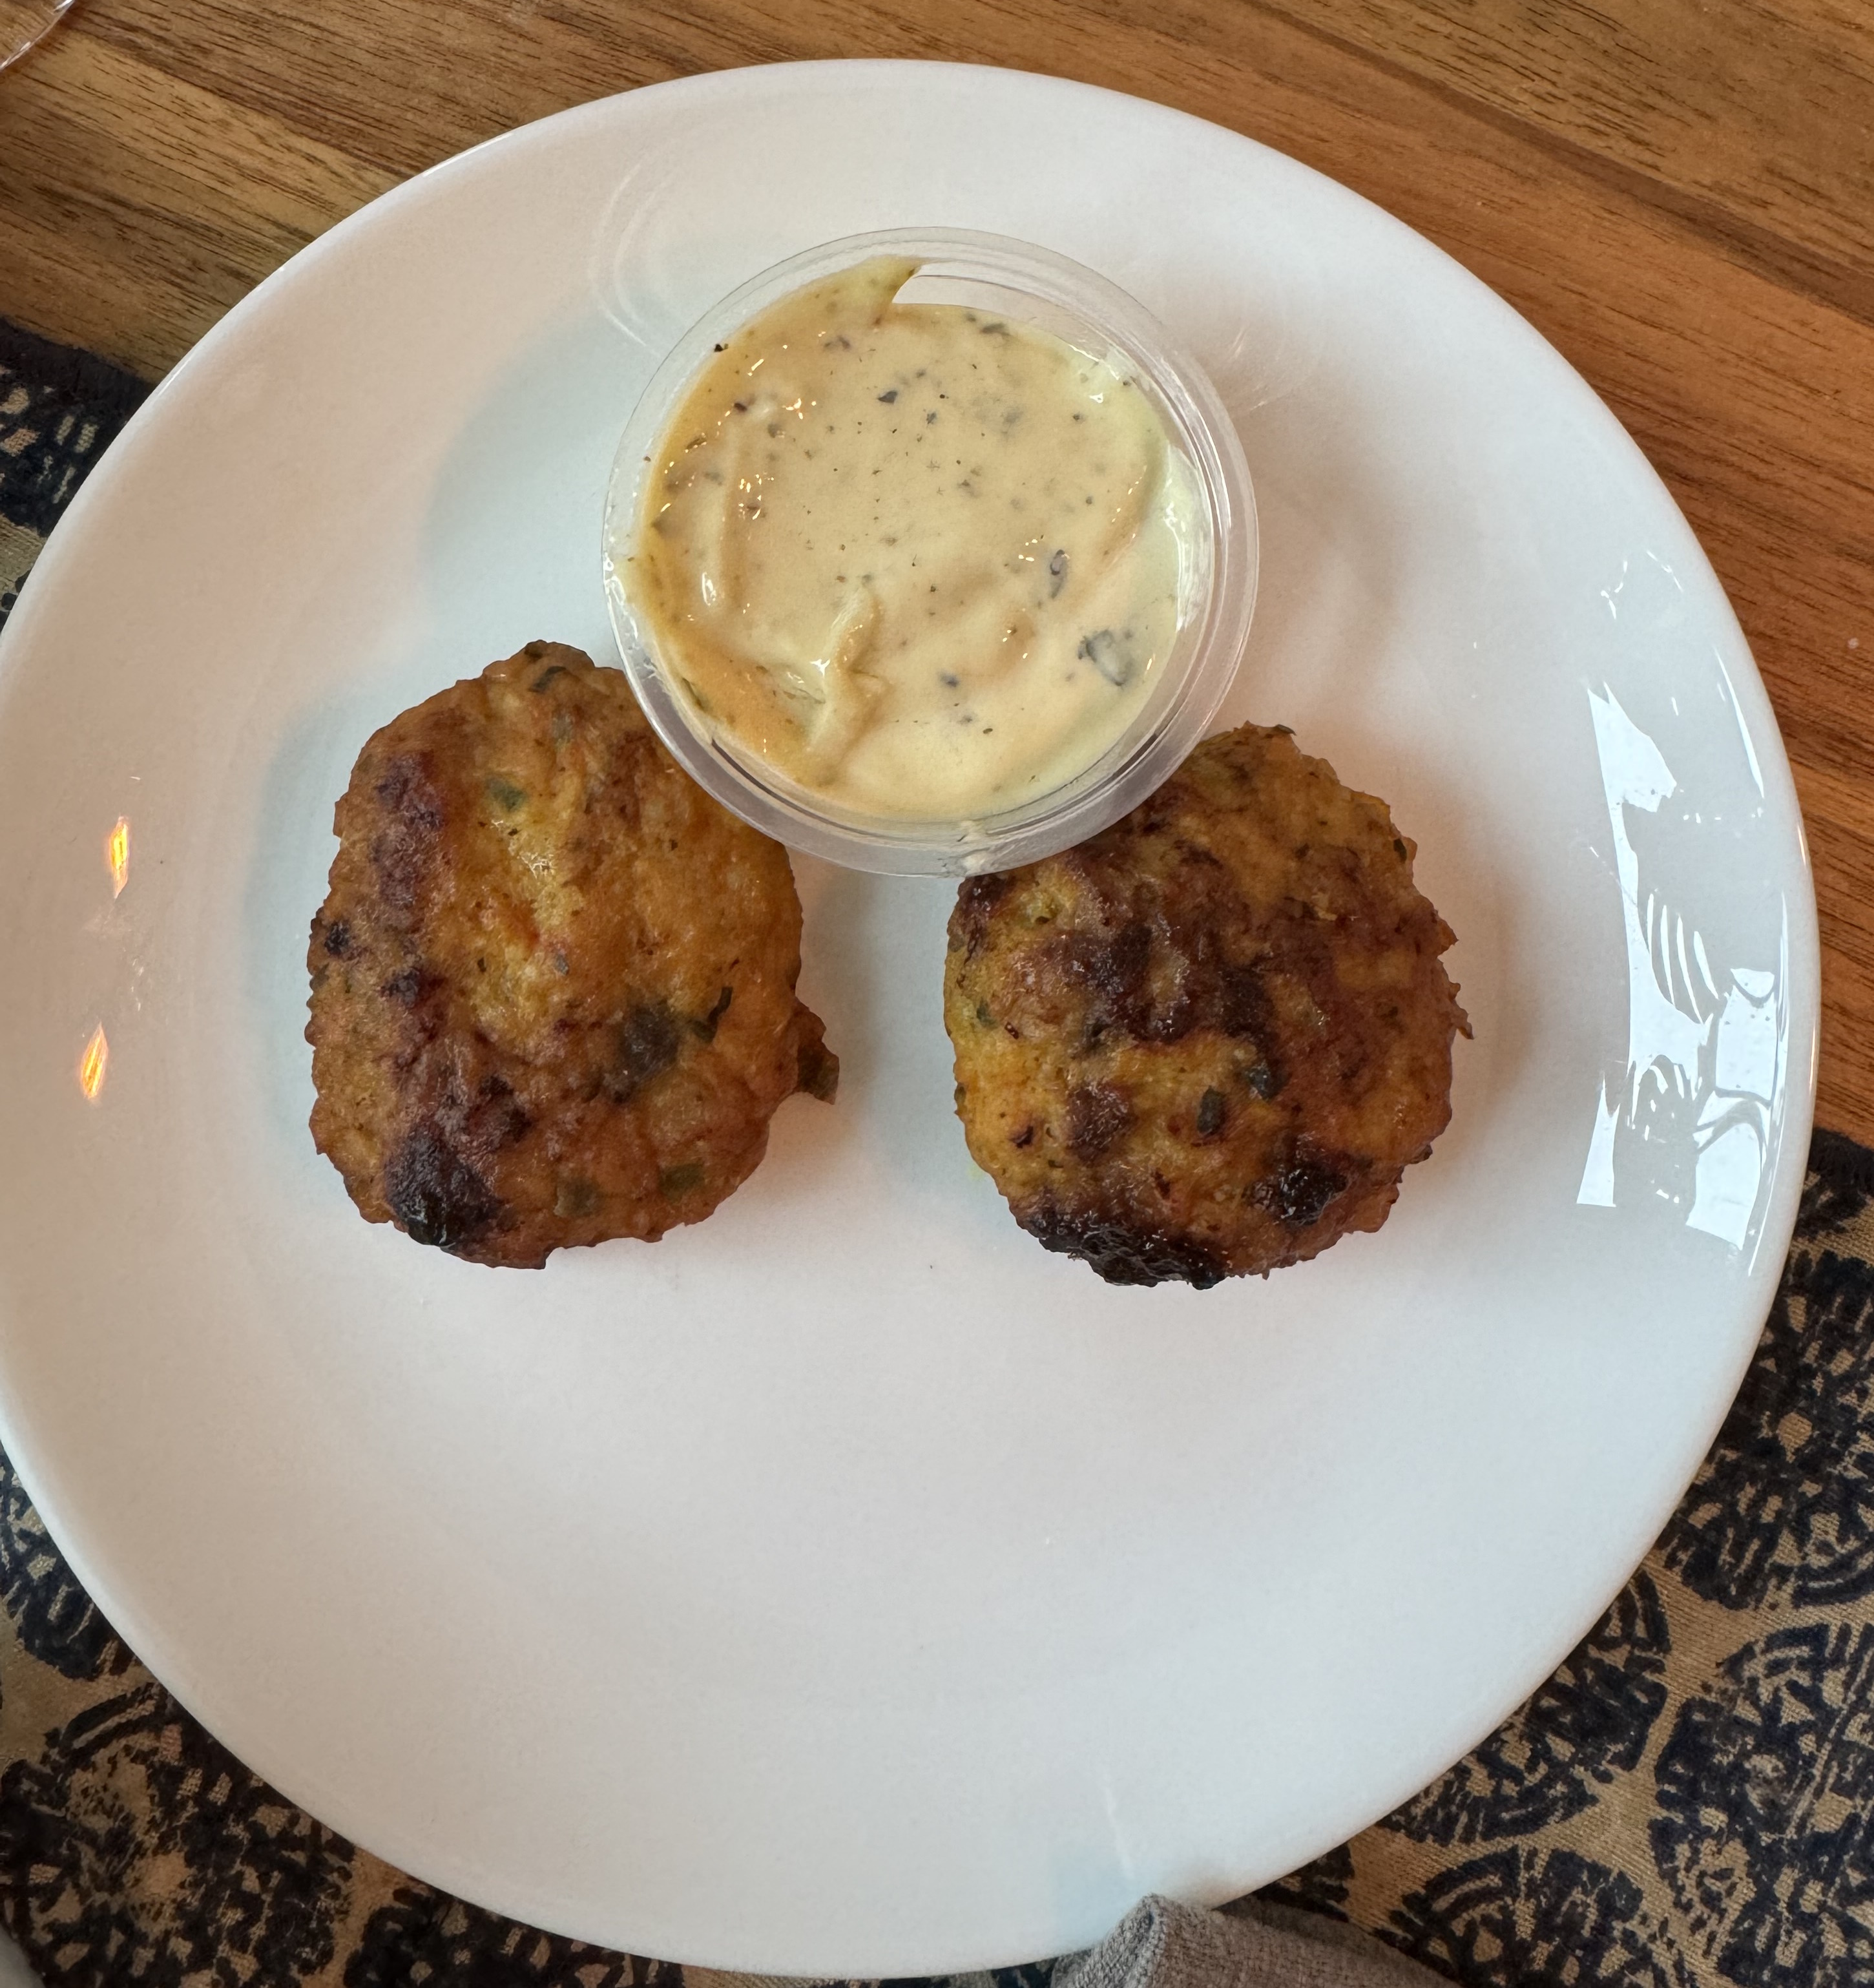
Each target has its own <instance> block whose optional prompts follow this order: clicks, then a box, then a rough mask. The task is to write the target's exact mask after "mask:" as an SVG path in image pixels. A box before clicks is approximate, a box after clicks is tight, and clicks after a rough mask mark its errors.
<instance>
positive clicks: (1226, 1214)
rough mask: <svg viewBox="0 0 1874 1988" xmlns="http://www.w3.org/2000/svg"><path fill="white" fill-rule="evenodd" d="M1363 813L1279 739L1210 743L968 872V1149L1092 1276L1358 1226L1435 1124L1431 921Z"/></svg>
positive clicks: (1298, 1256) (1323, 766)
mask: <svg viewBox="0 0 1874 1988" xmlns="http://www.w3.org/2000/svg"><path fill="white" fill-rule="evenodd" d="M1412 857H1413V845H1412V844H1410V842H1408V841H1407V840H1406V839H1405V838H1404V837H1403V836H1401V835H1400V833H1398V832H1397V830H1396V829H1395V828H1394V827H1393V822H1392V817H1391V816H1390V815H1389V813H1387V811H1386V806H1385V804H1384V803H1383V802H1380V801H1377V800H1374V799H1373V796H1371V795H1369V794H1359V793H1352V791H1351V790H1350V789H1348V788H1346V787H1344V786H1342V785H1341V783H1340V782H1339V780H1337V779H1335V776H1334V773H1333V769H1332V768H1331V767H1330V766H1328V764H1327V763H1326V762H1325V760H1321V759H1308V758H1307V757H1305V756H1304V755H1303V754H1302V753H1301V752H1298V751H1297V750H1296V749H1295V742H1294V740H1293V739H1292V737H1291V736H1290V735H1289V734H1288V730H1287V728H1286V727H1283V726H1278V727H1276V728H1275V729H1273V730H1264V729H1261V728H1258V727H1257V726H1254V725H1244V726H1241V727H1240V728H1239V729H1238V730H1236V731H1234V732H1226V733H1224V734H1222V735H1221V736H1219V737H1217V738H1214V739H1207V740H1206V741H1205V742H1204V744H1203V745H1200V746H1199V747H1198V748H1197V750H1196V751H1195V752H1194V753H1192V755H1191V756H1190V758H1189V759H1187V760H1186V762H1184V764H1183V766H1181V767H1180V769H1178V771H1177V773H1175V774H1174V775H1173V776H1172V777H1171V779H1169V780H1167V782H1166V783H1165V784H1164V786H1162V787H1161V788H1160V789H1159V790H1158V791H1157V793H1155V794H1153V796H1152V797H1151V798H1150V800H1147V801H1146V802H1145V803H1143V804H1142V805H1141V806H1139V807H1137V808H1136V809H1135V810H1133V813H1130V814H1129V815H1128V816H1126V818H1125V820H1123V821H1120V822H1118V823H1116V824H1115V825H1114V826H1113V827H1111V828H1109V829H1107V830H1105V831H1104V832H1103V833H1101V834H1099V835H1097V836H1095V837H1092V840H1089V841H1088V842H1086V843H1083V844H1082V845H1081V846H1080V847H1078V848H1076V849H1070V850H1067V851H1065V853H1064V854H1062V855H1059V856H1053V857H1048V859H1047V860H1045V861H1043V862H1040V863H1036V864H1030V865H1029V866H1028V867H1027V868H1025V869H1021V870H1016V871H1011V872H1009V873H1008V874H1005V875H1001V876H993V877H974V878H972V879H971V881H969V882H967V883H966V884H964V886H963V887H962V889H961V891H960V892H959V894H958V896H957V908H956V910H955V911H954V913H953V914H952V915H951V921H950V947H949V953H948V957H947V963H946V968H945V973H944V1020H945V1023H946V1025H947V1027H948V1029H949V1031H950V1038H951V1044H952V1046H954V1049H955V1051H956V1061H957V1111H958V1114H959V1115H960V1116H961V1118H962V1120H963V1125H964V1133H965V1134H966V1136H967V1138H968V1141H969V1146H970V1151H971V1154H972V1155H974V1157H975V1159H976V1161H977V1162H978V1165H981V1167H982V1168H984V1169H985V1171H987V1172H988V1174H989V1175H990V1176H991V1178H992V1179H993V1180H994V1182H995V1184H996V1185H997V1186H998V1188H1001V1191H1002V1193H1003V1195H1005V1198H1006V1199H1007V1200H1008V1204H1009V1207H1010V1209H1011V1211H1012V1212H1013V1213H1014V1215H1015V1219H1016V1220H1017V1221H1018V1222H1020V1223H1021V1226H1022V1227H1023V1228H1024V1229H1027V1230H1028V1232H1029V1233H1030V1234H1031V1235H1032V1236H1035V1238H1036V1239H1037V1240H1038V1241H1039V1242H1041V1243H1042V1244H1043V1245H1044V1246H1045V1247H1046V1248H1048V1249H1058V1250H1062V1251H1065V1253H1067V1254H1069V1255H1070V1256H1079V1257H1081V1258H1082V1259H1084V1260H1085V1261H1086V1262H1087V1263H1090V1264H1091V1265H1092V1266H1093V1268H1094V1269H1095V1270H1097V1271H1098V1272H1099V1274H1100V1275H1101V1276H1102V1277H1104V1278H1106V1280H1108V1281H1109V1283H1127V1284H1155V1283H1162V1282H1164V1281H1166V1280H1170V1279H1182V1280H1185V1281H1186V1282H1188V1283H1193V1284H1196V1285H1198V1286H1208V1285H1211V1284H1214V1283H1217V1282H1218V1281H1219V1280H1221V1279H1222V1278H1224V1277H1229V1276H1247V1275H1249V1274H1251V1273H1256V1272H1261V1273H1267V1272H1268V1271H1270V1270H1275V1269H1278V1268H1279V1267H1281V1266H1282V1265H1284V1264H1288V1263H1298V1262H1300V1261H1301V1260H1302V1259H1303V1258H1305V1257H1308V1256H1317V1255H1319V1253H1320V1252H1321V1251H1322V1250H1323V1249H1326V1248H1327V1247H1328V1246H1329V1245H1330V1244H1332V1243H1333V1242H1336V1241H1338V1240H1339V1238H1340V1237H1341V1236H1344V1235H1345V1234H1346V1232H1348V1231H1349V1229H1377V1228H1378V1227H1379V1225H1380V1224H1381V1223H1382V1222H1383V1221H1384V1220H1385V1219H1386V1211H1387V1210H1388V1209H1389V1208H1390V1207H1391V1206H1392V1205H1393V1200H1394V1199H1395V1197H1396V1195H1397V1194H1398V1192H1399V1184H1400V1175H1401V1174H1402V1173H1403V1171H1404V1169H1405V1168H1406V1166H1408V1165H1410V1163H1411V1162H1412V1161H1414V1160H1422V1159H1423V1158H1425V1157H1426V1156H1427V1154H1428V1153H1429V1152H1430V1150H1431V1142H1432V1141H1433V1139H1434V1138H1436V1137H1437V1134H1439V1133H1440V1132H1441V1131H1443V1129H1444V1128H1445V1126H1446V1124H1447V1123H1448V1122H1449V1121H1450V1115H1451V1106H1450V1090H1451V1040H1452V1038H1453V1036H1454V1035H1456V1034H1457V1033H1460V1031H1461V1032H1462V1033H1464V1034H1466V1035H1468V1034H1469V1033H1470V1027H1469V1024H1468V1023H1467V1022H1466V1020H1465V1019H1464V1010H1463V1009H1461V1008H1460V1007H1459V1006H1458V1005H1457V989H1456V987H1455V986H1454V985H1453V984H1452V982H1451V981H1450V978H1449V977H1448V976H1447V974H1446V972H1445V970H1444V969H1443V966H1442V965H1440V961H1439V955H1440V953H1442V952H1443V951H1444V950H1445V948H1447V946H1449V945H1450V944H1451V942H1452V933H1451V931H1450V927H1449V926H1448V925H1446V924H1445V922H1444V921H1443V919H1442V918H1440V917H1439V915H1438V914H1437V911H1434V910H1433V908H1432V906H1431V905H1430V903H1429V902H1427V900H1426V899H1425V898H1423V896H1421V895H1420V893H1419V892H1418V891H1416V889H1415V888H1414V887H1413V882H1412Z"/></svg>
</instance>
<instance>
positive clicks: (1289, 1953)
mask: <svg viewBox="0 0 1874 1988" xmlns="http://www.w3.org/2000/svg"><path fill="white" fill-rule="evenodd" d="M1053 1988H1443V1976H1440V1975H1437V1974H1434V1973H1432V1972H1431V1970H1430V1969H1429V1968H1425V1967H1421V1966H1419V1964H1418V1963H1417V1962H1416V1961H1413V1960H1407V1959H1404V1958H1403V1956H1401V1955H1400V1954H1397V1953H1395V1952H1393V1950H1392V1949H1390V1948H1389V1947H1386V1946H1381V1945H1380V1943H1379V1941H1377V1940H1376V1939H1373V1937H1372V1936H1370V1935H1369V1934H1367V1933H1363V1932H1360V1931H1359V1929H1357V1928H1356V1927H1354V1926H1350V1925H1347V1924H1346V1922H1344V1921H1342V1920H1339V1919H1323V1918H1322V1917H1320V1916H1319V1915H1317V1914H1315V1913H1312V1912H1297V1911H1295V1909H1293V1908H1292V1907H1288V1906H1283V1905H1275V1904H1272V1903H1271V1902H1268V1900H1266V1899H1261V1898H1246V1899H1242V1900H1240V1901H1239V1902H1238V1903H1237V1905H1234V1907H1233V1908H1231V1910H1230V1911H1228V1912H1204V1911H1202V1910H1200V1909H1199V1908H1197V1906H1194V1905H1180V1904H1179V1903H1178V1902H1177V1900H1176V1899H1175V1898H1157V1897H1153V1898H1145V1899H1143V1900H1141V1901H1140V1903H1139V1904H1138V1905H1135V1906H1134V1907H1133V1909H1132V1910H1131V1911H1130V1912H1128V1913H1127V1914H1126V1916H1125V1918H1124V1919H1122V1920H1120V1922H1119V1924H1118V1925H1116V1927H1115V1928H1114V1929H1113V1931H1112V1932H1109V1934H1108V1935H1107V1936H1106V1938H1105V1939H1102V1941H1101V1942H1100V1943H1099V1946H1096V1947H1094V1948H1093V1949H1092V1950H1091V1951H1090V1952H1086V1953H1081V1954H1075V1956H1072V1958H1071V1959H1067V1960H1063V1961H1062V1962H1061V1963H1060V1964H1059V1966H1057V1967H1056V1968H1055V1970H1054V1983H1053Z"/></svg>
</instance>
